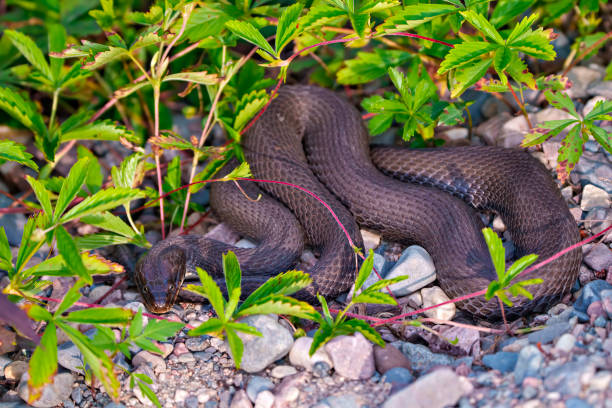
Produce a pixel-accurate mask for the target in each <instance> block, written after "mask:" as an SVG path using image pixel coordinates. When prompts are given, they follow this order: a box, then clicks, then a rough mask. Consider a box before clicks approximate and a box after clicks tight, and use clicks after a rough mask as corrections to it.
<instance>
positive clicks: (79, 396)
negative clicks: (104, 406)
mask: <svg viewBox="0 0 612 408" xmlns="http://www.w3.org/2000/svg"><path fill="white" fill-rule="evenodd" d="M70 397H71V398H72V400H73V401H74V402H75V403H76V404H80V403H81V401H83V390H81V387H75V388H74V389H73V390H72V393H71V394H70Z"/></svg>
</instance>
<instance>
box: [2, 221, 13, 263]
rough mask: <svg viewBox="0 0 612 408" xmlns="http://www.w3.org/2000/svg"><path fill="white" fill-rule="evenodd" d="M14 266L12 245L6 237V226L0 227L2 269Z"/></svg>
mask: <svg viewBox="0 0 612 408" xmlns="http://www.w3.org/2000/svg"><path fill="white" fill-rule="evenodd" d="M12 266H13V254H12V253H11V247H10V245H9V242H8V238H7V237H6V232H5V231H4V227H0V269H4V270H6V271H8V270H10V269H11V267H12Z"/></svg>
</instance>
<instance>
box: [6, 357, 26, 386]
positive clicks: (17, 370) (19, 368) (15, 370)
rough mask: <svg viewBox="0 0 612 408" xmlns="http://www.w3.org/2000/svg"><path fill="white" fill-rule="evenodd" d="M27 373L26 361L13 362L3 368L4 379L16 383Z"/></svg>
mask: <svg viewBox="0 0 612 408" xmlns="http://www.w3.org/2000/svg"><path fill="white" fill-rule="evenodd" d="M27 371H28V363H27V362H26V361H13V362H12V363H10V364H8V365H7V366H6V367H4V377H5V378H6V379H7V380H11V381H18V380H19V379H20V378H21V376H23V374H24V373H25V372H27Z"/></svg>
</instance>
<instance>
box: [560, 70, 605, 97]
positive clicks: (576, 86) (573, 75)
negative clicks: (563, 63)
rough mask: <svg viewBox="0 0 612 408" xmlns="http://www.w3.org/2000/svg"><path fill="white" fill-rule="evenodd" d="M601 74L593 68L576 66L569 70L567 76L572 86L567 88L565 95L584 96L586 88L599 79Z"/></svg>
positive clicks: (586, 94)
mask: <svg viewBox="0 0 612 408" xmlns="http://www.w3.org/2000/svg"><path fill="white" fill-rule="evenodd" d="M602 77H603V74H602V73H601V72H599V71H597V70H595V69H591V68H587V67H583V66H576V67H573V68H572V69H570V70H569V72H568V73H567V78H568V79H569V80H570V81H571V83H572V86H571V87H570V88H569V89H567V91H566V92H567V95H568V96H569V97H570V98H572V99H576V98H586V97H587V96H588V92H587V88H588V86H589V85H590V84H591V83H592V82H595V81H599V80H601V78H602Z"/></svg>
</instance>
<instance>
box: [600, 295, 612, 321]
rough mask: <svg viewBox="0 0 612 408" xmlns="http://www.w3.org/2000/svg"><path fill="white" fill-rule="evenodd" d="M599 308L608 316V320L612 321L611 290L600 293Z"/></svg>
mask: <svg viewBox="0 0 612 408" xmlns="http://www.w3.org/2000/svg"><path fill="white" fill-rule="evenodd" d="M601 306H602V307H603V310H604V311H605V312H606V314H607V315H608V319H610V320H612V290H602V291H601Z"/></svg>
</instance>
